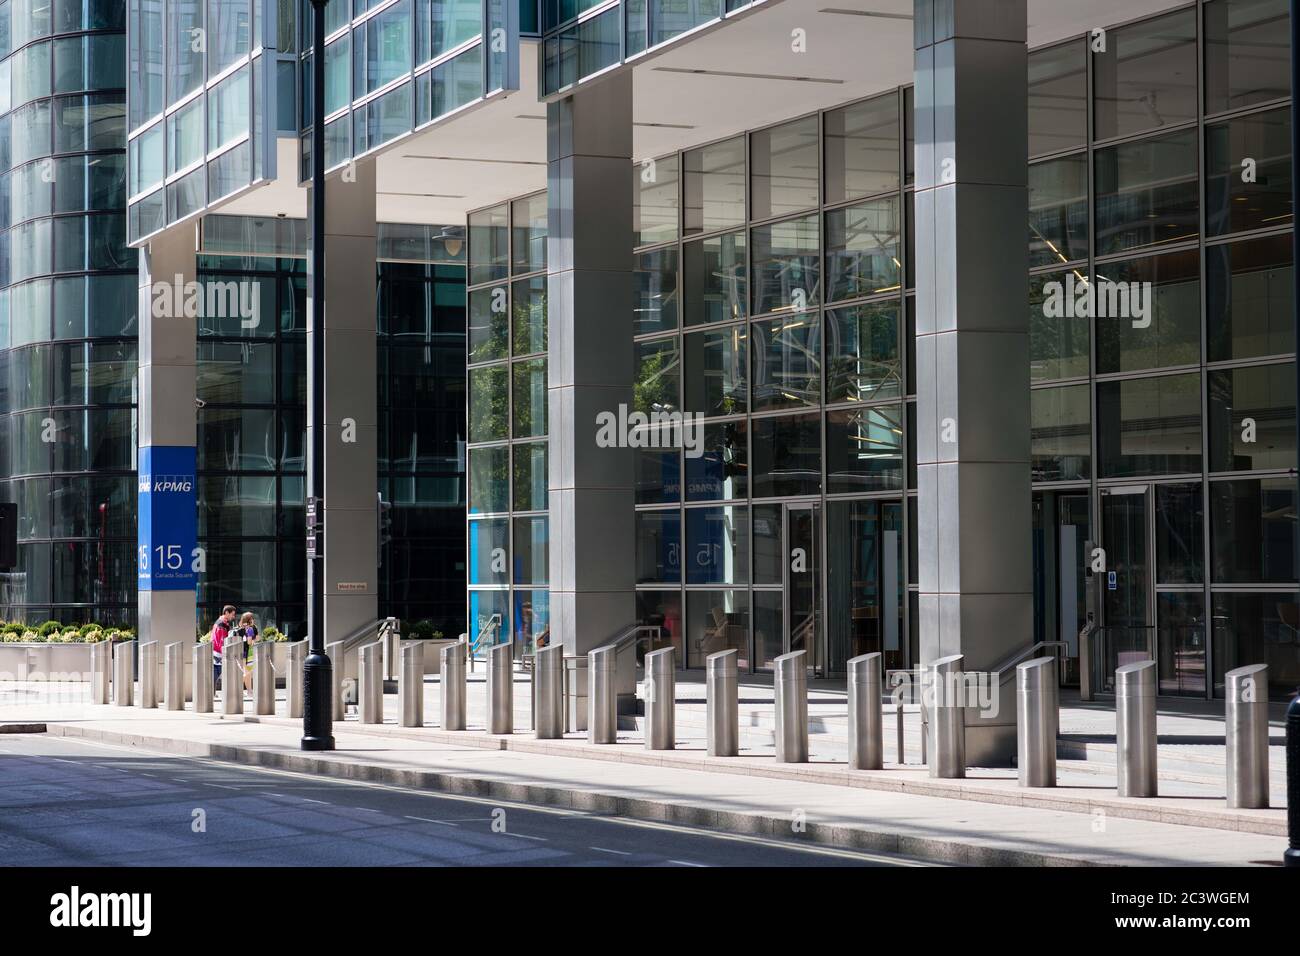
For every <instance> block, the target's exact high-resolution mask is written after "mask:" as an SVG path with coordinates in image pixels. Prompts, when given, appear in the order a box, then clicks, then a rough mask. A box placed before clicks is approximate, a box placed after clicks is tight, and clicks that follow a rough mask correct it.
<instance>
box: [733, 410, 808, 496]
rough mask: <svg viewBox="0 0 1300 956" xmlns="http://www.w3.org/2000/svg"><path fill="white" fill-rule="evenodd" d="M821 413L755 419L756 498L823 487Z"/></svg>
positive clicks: (754, 460)
mask: <svg viewBox="0 0 1300 956" xmlns="http://www.w3.org/2000/svg"><path fill="white" fill-rule="evenodd" d="M820 418H821V416H819V415H795V416H793V417H790V416H782V417H779V418H756V419H754V421H753V430H754V435H753V456H752V461H753V463H754V467H753V471H752V477H751V479H750V480H751V486H752V488H753V495H754V497H755V498H777V497H782V496H785V495H815V494H818V493H819V492H820V491H821V484H822V482H821V470H822V442H821V421H820Z"/></svg>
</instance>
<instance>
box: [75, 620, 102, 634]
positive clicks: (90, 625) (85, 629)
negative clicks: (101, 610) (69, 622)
mask: <svg viewBox="0 0 1300 956" xmlns="http://www.w3.org/2000/svg"><path fill="white" fill-rule="evenodd" d="M102 630H103V628H102V627H100V626H99V625H98V624H96V623H95V622H94V621H87V622H86V623H85V624H83V625H81V627H79V628H77V633H78V634H80V635H81V636H82V637H85V636H86V635H87V634H89V633H90V632H91V631H102Z"/></svg>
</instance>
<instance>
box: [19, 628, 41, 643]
mask: <svg viewBox="0 0 1300 956" xmlns="http://www.w3.org/2000/svg"><path fill="white" fill-rule="evenodd" d="M19 640H21V641H22V642H23V643H24V644H39V643H40V642H41V641H43V640H45V635H44V634H41V633H39V632H37V631H23V636H22V637H21V638H19Z"/></svg>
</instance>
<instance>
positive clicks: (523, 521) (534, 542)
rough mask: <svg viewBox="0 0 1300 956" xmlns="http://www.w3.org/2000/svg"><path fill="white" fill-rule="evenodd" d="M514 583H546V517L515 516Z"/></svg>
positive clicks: (547, 544) (547, 553) (547, 546)
mask: <svg viewBox="0 0 1300 956" xmlns="http://www.w3.org/2000/svg"><path fill="white" fill-rule="evenodd" d="M514 526H515V550H514V565H515V584H546V583H547V559H548V556H549V552H548V549H549V543H548V539H547V534H546V518H544V517H540V516H539V517H535V518H515V519H514Z"/></svg>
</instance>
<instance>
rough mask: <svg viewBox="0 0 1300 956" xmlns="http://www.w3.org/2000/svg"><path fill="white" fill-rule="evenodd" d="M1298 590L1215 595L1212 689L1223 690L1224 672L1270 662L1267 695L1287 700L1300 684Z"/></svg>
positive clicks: (1279, 699)
mask: <svg viewBox="0 0 1300 956" xmlns="http://www.w3.org/2000/svg"><path fill="white" fill-rule="evenodd" d="M1297 608H1300V594H1295V593H1285V594H1277V593H1273V594H1216V595H1214V694H1215V696H1216V697H1222V696H1223V694H1224V687H1223V685H1224V674H1226V673H1227V672H1228V671H1230V670H1233V669H1235V668H1238V667H1242V666H1245V665H1247V664H1258V663H1260V662H1261V661H1267V662H1268V665H1269V667H1268V695H1269V698H1270V699H1271V700H1277V701H1284V700H1286V699H1287V698H1288V697H1289V696H1290V695H1291V694H1293V693H1295V689H1296V686H1297V685H1298V684H1300V654H1298V653H1296V650H1297V648H1296V644H1297V640H1296V628H1295V622H1296V610H1297Z"/></svg>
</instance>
